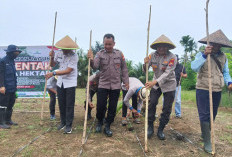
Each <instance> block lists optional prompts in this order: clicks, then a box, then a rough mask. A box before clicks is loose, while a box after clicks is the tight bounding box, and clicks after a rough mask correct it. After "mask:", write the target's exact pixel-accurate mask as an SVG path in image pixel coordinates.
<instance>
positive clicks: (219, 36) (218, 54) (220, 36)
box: [191, 30, 232, 153]
mask: <svg viewBox="0 0 232 157" xmlns="http://www.w3.org/2000/svg"><path fill="white" fill-rule="evenodd" d="M199 42H200V43H203V44H206V43H207V38H206V37H205V38H203V39H201V40H200V41H199ZM209 42H210V46H207V47H206V48H205V50H204V52H199V53H197V54H196V57H195V60H194V61H192V62H191V68H192V69H193V70H194V71H196V72H198V76H197V83H196V99H197V108H198V114H199V119H200V125H201V132H202V138H203V141H204V149H205V151H206V152H208V153H211V152H212V146H211V139H210V105H209V82H208V60H207V55H208V54H211V60H210V62H211V72H212V97H213V118H214V119H215V118H216V115H217V111H218V106H219V103H220V100H221V92H222V88H223V86H224V84H226V85H227V86H228V89H229V90H232V80H231V76H230V74H229V68H228V59H227V58H226V55H225V54H224V53H223V52H222V51H221V48H222V47H229V48H232V44H231V42H230V41H229V39H228V38H227V37H226V36H225V34H224V33H223V32H222V31H221V30H218V31H216V32H214V33H212V34H210V35H209Z"/></svg>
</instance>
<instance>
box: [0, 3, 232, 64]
mask: <svg viewBox="0 0 232 157" xmlns="http://www.w3.org/2000/svg"><path fill="white" fill-rule="evenodd" d="M205 3H206V0H82V1H81V0H0V46H7V45H9V44H16V45H18V46H33V45H51V43H52V35H53V26H54V16H55V12H56V11H57V12H58V16H57V27H56V37H55V42H56V41H58V40H60V39H61V38H63V37H64V36H65V35H69V36H70V37H71V38H73V39H74V38H75V37H76V38H77V44H78V45H79V47H80V48H83V49H84V50H85V51H86V50H87V49H88V47H89V32H90V30H91V29H92V30H93V42H92V44H93V45H94V44H95V41H100V42H102V38H103V36H104V34H105V33H112V34H114V35H115V40H116V46H115V47H116V48H118V49H120V50H121V51H122V52H123V53H124V55H125V57H126V58H127V59H130V60H133V61H134V63H138V62H139V61H140V62H143V58H144V57H145V55H146V43H147V41H146V40H147V25H148V15H149V5H150V4H151V5H152V15H151V29H150V43H152V42H153V41H154V40H155V39H156V38H157V37H159V36H160V35H162V34H165V35H166V36H167V37H169V38H170V39H171V40H172V41H173V43H174V44H175V45H176V46H177V48H176V49H174V50H172V52H173V53H175V54H179V55H182V54H183V53H184V52H183V50H184V49H183V47H182V46H181V45H180V43H179V41H180V40H181V37H182V36H185V35H190V36H191V37H193V38H194V39H195V41H198V40H199V39H201V38H203V37H204V36H205V35H206V31H205V30H206V28H205V11H204V8H205ZM231 9H232V0H211V1H210V4H209V31H210V33H212V32H214V31H216V30H218V29H222V31H223V32H224V33H225V34H226V36H227V37H228V38H229V39H232V31H231V30H232V12H231ZM199 46H200V44H198V47H199ZM152 51H153V50H152V49H150V50H149V52H152Z"/></svg>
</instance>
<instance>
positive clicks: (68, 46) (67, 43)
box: [55, 35, 79, 50]
mask: <svg viewBox="0 0 232 157" xmlns="http://www.w3.org/2000/svg"><path fill="white" fill-rule="evenodd" d="M55 47H57V48H59V49H63V50H75V49H78V48H79V47H78V45H77V44H76V43H75V42H74V41H73V40H72V39H71V38H70V37H69V36H68V35H66V36H65V37H64V38H62V39H61V40H59V41H58V42H57V43H56V45H55Z"/></svg>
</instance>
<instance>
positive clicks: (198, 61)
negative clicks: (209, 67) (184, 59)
mask: <svg viewBox="0 0 232 157" xmlns="http://www.w3.org/2000/svg"><path fill="white" fill-rule="evenodd" d="M206 60H207V56H206V55H205V54H204V53H203V52H199V53H197V54H196V56H195V60H194V61H192V62H191V68H192V69H193V70H194V71H195V72H199V71H200V69H201V67H202V66H203V65H204V63H205V62H206ZM223 77H224V82H225V84H226V85H227V86H229V85H230V84H232V79H231V76H230V73H229V67H228V59H227V58H226V62H225V65H224V68H223Z"/></svg>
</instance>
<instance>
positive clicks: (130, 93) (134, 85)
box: [122, 77, 144, 111]
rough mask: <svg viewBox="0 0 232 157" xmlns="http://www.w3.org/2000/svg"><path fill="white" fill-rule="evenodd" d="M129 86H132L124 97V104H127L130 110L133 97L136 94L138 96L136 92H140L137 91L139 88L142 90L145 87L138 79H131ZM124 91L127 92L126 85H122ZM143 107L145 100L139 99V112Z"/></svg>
mask: <svg viewBox="0 0 232 157" xmlns="http://www.w3.org/2000/svg"><path fill="white" fill-rule="evenodd" d="M129 86H130V87H129V90H128V92H127V93H126V95H125V97H124V99H123V102H124V104H125V105H126V106H127V107H128V108H130V107H132V105H131V104H130V99H131V98H132V96H133V95H134V94H137V93H136V92H138V91H137V90H138V89H139V88H141V87H144V85H143V83H142V82H141V81H140V80H139V79H137V78H135V77H129ZM122 89H123V90H126V88H125V85H124V84H122ZM142 106H143V100H142V99H141V98H140V97H139V98H138V102H137V110H138V111H141V108H142Z"/></svg>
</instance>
